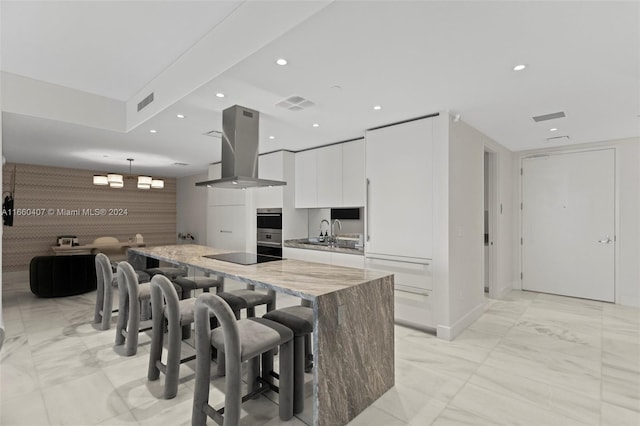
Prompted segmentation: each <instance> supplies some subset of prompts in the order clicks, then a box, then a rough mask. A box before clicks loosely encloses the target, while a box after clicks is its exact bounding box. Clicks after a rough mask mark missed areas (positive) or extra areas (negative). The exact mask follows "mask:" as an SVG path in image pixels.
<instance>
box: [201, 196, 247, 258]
mask: <svg viewBox="0 0 640 426" xmlns="http://www.w3.org/2000/svg"><path fill="white" fill-rule="evenodd" d="M238 192H242V191H238ZM245 216H246V208H245V206H242V205H240V206H209V207H208V209H207V245H209V246H211V247H215V248H219V249H226V250H238V251H245V250H246V247H245V246H246V242H245V240H246V238H245V237H246V226H245V225H246V217H245Z"/></svg>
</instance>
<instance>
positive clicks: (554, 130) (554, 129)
mask: <svg viewBox="0 0 640 426" xmlns="http://www.w3.org/2000/svg"><path fill="white" fill-rule="evenodd" d="M549 131H550V132H557V131H558V129H556V128H555V127H552V128H550V129H549Z"/></svg>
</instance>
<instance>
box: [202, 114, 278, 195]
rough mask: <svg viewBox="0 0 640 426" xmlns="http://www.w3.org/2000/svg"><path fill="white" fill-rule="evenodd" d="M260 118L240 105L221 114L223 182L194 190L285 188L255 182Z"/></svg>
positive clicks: (273, 181) (273, 184)
mask: <svg viewBox="0 0 640 426" xmlns="http://www.w3.org/2000/svg"><path fill="white" fill-rule="evenodd" d="M259 117H260V113H259V112H258V111H254V110H252V109H249V108H245V107H242V106H239V105H234V106H232V107H230V108H227V109H225V110H224V111H222V178H221V179H215V180H208V181H204V182H197V183H196V186H207V187H211V188H233V189H240V188H256V187H268V186H281V185H286V184H287V182H281V181H278V180H268V179H259V178H258V122H259Z"/></svg>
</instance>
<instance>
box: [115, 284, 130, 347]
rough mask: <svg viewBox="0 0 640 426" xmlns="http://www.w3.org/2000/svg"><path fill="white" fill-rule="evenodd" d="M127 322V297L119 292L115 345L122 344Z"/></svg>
mask: <svg viewBox="0 0 640 426" xmlns="http://www.w3.org/2000/svg"><path fill="white" fill-rule="evenodd" d="M128 321H129V295H128V293H126V292H125V294H124V295H123V294H122V292H120V301H119V302H118V324H117V325H116V345H123V344H124V334H123V332H125V331H126V326H127V322H128Z"/></svg>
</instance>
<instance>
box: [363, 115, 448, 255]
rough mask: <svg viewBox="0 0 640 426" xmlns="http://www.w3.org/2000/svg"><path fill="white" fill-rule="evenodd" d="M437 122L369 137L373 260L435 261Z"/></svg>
mask: <svg viewBox="0 0 640 426" xmlns="http://www.w3.org/2000/svg"><path fill="white" fill-rule="evenodd" d="M434 121H435V120H433V119H430V118H425V119H421V120H415V121H410V122H408V123H403V124H398V125H394V126H388V127H384V128H381V129H377V130H372V131H368V132H367V136H366V176H367V180H368V200H367V206H366V207H367V208H366V234H367V244H366V247H367V253H368V254H381V255H387V256H393V257H401V258H402V257H405V258H414V259H415V258H418V259H431V257H432V235H433V231H432V226H433V225H432V224H433V211H432V210H433V207H432V198H433V196H432V182H433V176H432V145H433V131H434V129H433V122H434ZM399 260H401V259H399Z"/></svg>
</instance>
